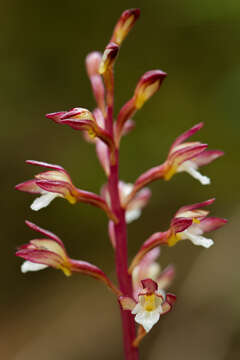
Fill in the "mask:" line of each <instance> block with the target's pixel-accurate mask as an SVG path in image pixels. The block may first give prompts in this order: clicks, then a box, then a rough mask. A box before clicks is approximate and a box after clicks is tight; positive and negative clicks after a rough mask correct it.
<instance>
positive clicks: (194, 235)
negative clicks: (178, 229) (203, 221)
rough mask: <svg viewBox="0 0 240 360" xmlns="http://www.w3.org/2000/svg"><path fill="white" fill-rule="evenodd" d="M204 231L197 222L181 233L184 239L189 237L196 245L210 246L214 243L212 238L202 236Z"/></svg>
mask: <svg viewBox="0 0 240 360" xmlns="http://www.w3.org/2000/svg"><path fill="white" fill-rule="evenodd" d="M201 234H202V231H201V230H200V229H199V227H198V226H197V224H194V225H192V226H190V227H189V228H188V229H187V230H184V231H183V232H182V233H181V236H182V239H189V240H190V241H191V242H192V243H193V244H194V245H197V246H203V247H205V248H209V247H210V246H212V245H213V244H214V241H213V240H212V239H208V238H205V237H204V236H201Z"/></svg>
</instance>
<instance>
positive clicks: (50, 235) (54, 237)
mask: <svg viewBox="0 0 240 360" xmlns="http://www.w3.org/2000/svg"><path fill="white" fill-rule="evenodd" d="M25 224H26V225H27V226H28V227H29V228H30V229H32V230H34V231H37V232H39V233H40V234H42V235H44V236H46V237H48V238H50V239H52V240H55V241H56V242H57V243H58V244H59V245H61V246H62V247H63V248H64V245H63V242H62V240H61V239H60V238H59V237H58V236H57V235H55V234H53V233H52V232H51V231H49V230H45V229H43V228H41V227H40V226H37V225H36V224H34V223H32V222H31V221H28V220H26V221H25Z"/></svg>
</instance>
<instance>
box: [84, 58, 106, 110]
mask: <svg viewBox="0 0 240 360" xmlns="http://www.w3.org/2000/svg"><path fill="white" fill-rule="evenodd" d="M101 60H102V54H101V53H99V52H97V51H94V52H92V53H90V54H89V55H88V56H87V57H86V69H87V73H88V76H89V79H90V82H91V85H92V91H93V95H94V97H95V100H96V102H97V105H98V107H99V109H100V110H101V111H102V113H103V114H104V112H105V100H104V85H103V81H102V78H101V75H100V74H99V66H100V63H101Z"/></svg>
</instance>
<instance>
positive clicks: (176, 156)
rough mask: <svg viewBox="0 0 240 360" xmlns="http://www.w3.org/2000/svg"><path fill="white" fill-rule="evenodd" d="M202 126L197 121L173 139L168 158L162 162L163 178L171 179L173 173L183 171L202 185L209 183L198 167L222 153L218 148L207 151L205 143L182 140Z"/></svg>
mask: <svg viewBox="0 0 240 360" xmlns="http://www.w3.org/2000/svg"><path fill="white" fill-rule="evenodd" d="M202 127H203V123H199V124H197V125H195V126H193V127H192V128H191V129H189V130H187V131H186V132H184V133H183V134H182V135H180V136H179V137H178V138H177V139H176V140H175V141H174V143H173V144H172V146H171V148H170V151H169V154H168V158H167V160H166V162H165V163H164V174H163V177H164V179H165V180H169V179H171V177H172V176H173V175H174V174H175V173H178V172H183V171H185V172H187V173H189V174H190V175H191V176H192V177H194V178H195V179H197V180H198V181H200V183H201V184H202V185H208V184H210V182H211V181H210V179H209V178H208V177H207V176H203V175H202V174H201V173H200V172H199V171H198V168H199V167H200V166H203V165H207V164H209V163H210V162H212V161H213V160H215V159H217V158H218V157H220V156H222V155H223V154H224V153H223V152H222V151H219V150H208V151H207V150H206V148H207V145H206V144H202V143H200V142H199V141H195V142H184V141H185V140H186V139H188V138H189V137H190V136H192V135H193V134H195V133H196V132H197V131H199V130H200V129H201V128H202Z"/></svg>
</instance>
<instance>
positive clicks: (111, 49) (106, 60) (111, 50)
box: [99, 42, 119, 74]
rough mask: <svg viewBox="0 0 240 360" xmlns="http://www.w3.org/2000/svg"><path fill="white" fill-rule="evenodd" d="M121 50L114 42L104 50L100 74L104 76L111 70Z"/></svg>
mask: <svg viewBox="0 0 240 360" xmlns="http://www.w3.org/2000/svg"><path fill="white" fill-rule="evenodd" d="M118 50H119V46H118V45H117V44H115V43H114V42H110V43H109V44H108V45H107V46H106V49H105V50H104V53H103V56H102V60H101V63H100V66H99V73H100V74H104V73H105V72H106V71H107V70H108V69H110V68H111V67H112V66H113V64H114V62H115V59H116V57H117V54H118Z"/></svg>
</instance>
